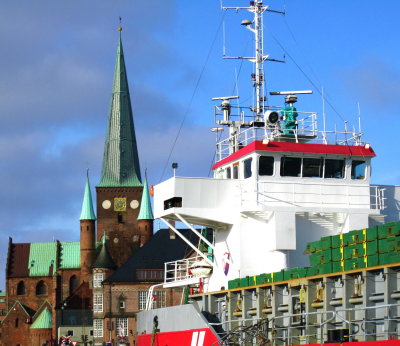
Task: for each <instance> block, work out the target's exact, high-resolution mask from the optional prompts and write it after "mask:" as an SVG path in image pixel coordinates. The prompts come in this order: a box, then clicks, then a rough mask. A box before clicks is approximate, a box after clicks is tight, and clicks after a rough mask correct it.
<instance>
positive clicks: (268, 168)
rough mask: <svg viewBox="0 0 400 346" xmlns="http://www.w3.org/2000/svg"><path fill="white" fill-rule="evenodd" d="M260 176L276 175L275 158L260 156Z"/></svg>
mask: <svg viewBox="0 0 400 346" xmlns="http://www.w3.org/2000/svg"><path fill="white" fill-rule="evenodd" d="M258 174H259V175H273V174H274V157H273V156H260V158H259V160H258Z"/></svg>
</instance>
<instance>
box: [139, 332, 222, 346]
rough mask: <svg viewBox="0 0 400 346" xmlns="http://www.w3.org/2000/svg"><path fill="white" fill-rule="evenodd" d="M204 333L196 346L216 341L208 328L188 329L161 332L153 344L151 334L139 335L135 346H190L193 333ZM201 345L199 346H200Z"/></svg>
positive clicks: (203, 345) (207, 345)
mask: <svg viewBox="0 0 400 346" xmlns="http://www.w3.org/2000/svg"><path fill="white" fill-rule="evenodd" d="M196 332H197V333H199V334H198V335H200V333H201V332H205V336H204V341H203V342H202V343H201V342H200V340H199V337H197V340H196V343H195V345H196V346H209V345H212V344H214V343H215V342H217V341H218V338H217V337H216V336H215V334H214V333H213V332H212V330H211V329H209V328H203V329H190V330H181V331H177V332H161V333H155V334H154V339H153V344H152V343H151V342H152V337H153V335H152V334H141V335H138V336H137V337H136V345H137V346H165V345H168V346H183V345H188V346H189V345H191V344H192V340H193V333H196ZM200 343H201V345H200Z"/></svg>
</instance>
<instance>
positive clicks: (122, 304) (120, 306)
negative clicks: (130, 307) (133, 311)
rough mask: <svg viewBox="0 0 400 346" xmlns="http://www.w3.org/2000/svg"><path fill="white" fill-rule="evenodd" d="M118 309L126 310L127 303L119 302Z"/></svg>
mask: <svg viewBox="0 0 400 346" xmlns="http://www.w3.org/2000/svg"><path fill="white" fill-rule="evenodd" d="M118 307H119V308H120V309H125V301H124V300H120V301H119V304H118Z"/></svg>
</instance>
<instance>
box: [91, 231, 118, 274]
mask: <svg viewBox="0 0 400 346" xmlns="http://www.w3.org/2000/svg"><path fill="white" fill-rule="evenodd" d="M106 239H107V236H106V235H105V234H104V235H103V239H102V242H101V248H100V251H99V252H98V255H97V258H96V261H95V262H94V263H93V266H92V268H96V269H115V268H117V266H116V265H115V263H114V261H113V260H112V258H111V256H110V254H109V252H108V250H107V245H106V241H107V240H106Z"/></svg>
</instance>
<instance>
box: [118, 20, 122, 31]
mask: <svg viewBox="0 0 400 346" xmlns="http://www.w3.org/2000/svg"><path fill="white" fill-rule="evenodd" d="M121 22H122V18H121V17H119V27H118V31H122V24H121Z"/></svg>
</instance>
